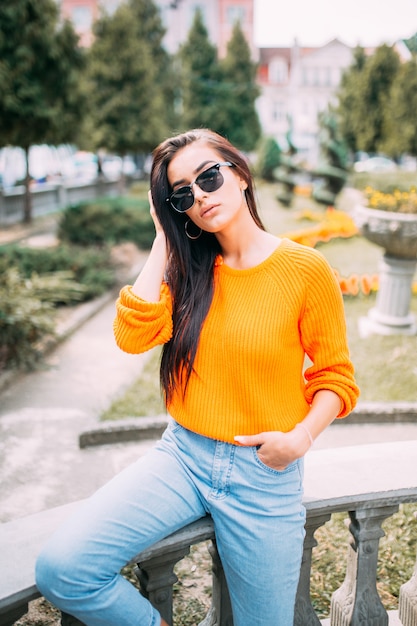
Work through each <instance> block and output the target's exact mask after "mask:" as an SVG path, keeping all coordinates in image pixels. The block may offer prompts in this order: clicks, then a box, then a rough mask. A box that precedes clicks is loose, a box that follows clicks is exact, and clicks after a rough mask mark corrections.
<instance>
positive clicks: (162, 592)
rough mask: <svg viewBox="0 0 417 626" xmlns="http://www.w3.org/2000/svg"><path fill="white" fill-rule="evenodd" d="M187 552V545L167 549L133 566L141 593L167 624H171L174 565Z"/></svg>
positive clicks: (175, 580) (174, 580)
mask: <svg viewBox="0 0 417 626" xmlns="http://www.w3.org/2000/svg"><path fill="white" fill-rule="evenodd" d="M189 553H190V547H189V545H188V546H185V547H184V546H181V547H180V548H178V549H175V548H171V549H169V550H168V549H167V551H166V552H165V553H161V554H158V555H155V556H151V557H150V558H149V559H147V560H143V561H140V563H138V564H137V566H136V567H135V568H134V572H135V575H136V576H137V578H138V579H139V582H140V587H141V590H142V593H143V595H144V596H145V597H146V598H148V599H149V601H150V602H151V603H152V605H153V606H154V607H155V608H156V609H157V610H158V611H159V613H160V614H161V616H162V617H163V618H164V620H165V621H166V622H167V623H168V624H172V600H173V589H172V588H173V585H174V584H175V583H176V582H177V580H178V577H177V575H176V574H175V572H174V567H175V566H176V564H177V563H178V561H181V559H183V558H184V557H185V556H187V555H188V554H189Z"/></svg>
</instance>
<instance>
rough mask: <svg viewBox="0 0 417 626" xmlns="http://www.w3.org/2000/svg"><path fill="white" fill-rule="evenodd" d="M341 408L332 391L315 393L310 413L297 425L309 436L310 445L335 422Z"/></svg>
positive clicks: (337, 398) (337, 397)
mask: <svg viewBox="0 0 417 626" xmlns="http://www.w3.org/2000/svg"><path fill="white" fill-rule="evenodd" d="M341 406H342V402H341V400H340V398H339V396H338V395H337V394H336V393H334V391H330V390H328V389H322V390H320V391H317V393H316V394H315V396H314V398H313V402H312V403H311V407H310V411H309V412H308V413H307V415H306V417H305V418H304V420H303V421H302V422H301V423H300V424H299V425H298V426H301V427H302V428H304V429H305V431H306V435H307V436H309V435H310V436H311V439H310V443H312V441H311V440H313V441H314V439H316V438H317V437H318V436H319V435H320V433H322V432H323V431H324V430H325V429H326V428H327V427H328V426H329V425H330V424H331V423H332V422H333V421H334V420H335V418H336V417H337V416H338V415H339V413H340V410H341ZM309 438H310V437H309Z"/></svg>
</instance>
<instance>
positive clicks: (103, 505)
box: [36, 420, 305, 626]
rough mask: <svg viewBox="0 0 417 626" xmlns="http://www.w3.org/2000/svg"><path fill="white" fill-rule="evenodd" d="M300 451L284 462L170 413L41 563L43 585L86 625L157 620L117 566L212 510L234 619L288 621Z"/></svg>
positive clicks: (130, 625)
mask: <svg viewBox="0 0 417 626" xmlns="http://www.w3.org/2000/svg"><path fill="white" fill-rule="evenodd" d="M302 472H303V462H302V459H300V460H298V461H295V462H294V463H292V464H291V465H289V466H288V467H287V468H286V469H285V470H284V471H276V470H274V469H272V468H270V467H268V466H266V465H264V464H263V463H262V461H260V459H259V457H258V455H257V449H256V448H253V447H240V446H235V445H232V444H228V443H224V442H221V441H216V440H213V439H208V438H206V437H202V436H200V435H196V434H195V433H192V432H190V431H188V430H186V429H185V428H183V427H182V426H180V425H179V424H177V423H176V422H175V421H173V420H171V421H170V423H169V426H168V428H167V430H166V431H165V433H164V435H163V437H162V439H161V441H159V442H158V443H157V444H156V446H155V447H154V448H153V449H152V450H151V451H150V452H149V453H148V454H147V455H145V456H144V457H142V458H141V459H139V460H138V461H137V462H136V463H134V464H133V465H131V466H129V467H128V468H126V469H125V470H124V471H122V472H121V473H120V474H118V475H117V476H116V477H115V478H114V479H113V480H111V481H110V482H109V483H108V484H107V485H105V486H104V487H102V488H101V489H100V490H99V491H98V492H97V493H96V494H95V495H94V496H92V497H91V498H90V499H89V500H87V501H86V502H85V503H83V505H81V507H80V509H79V510H78V511H77V513H76V514H75V516H73V517H72V518H71V519H69V520H68V522H66V523H65V525H64V526H63V527H61V528H60V529H59V530H58V532H56V533H55V534H54V536H53V537H52V538H51V539H50V540H49V542H48V544H47V545H46V547H45V548H44V550H43V552H42V553H41V555H40V557H39V559H38V562H37V568H36V573H37V585H38V588H39V590H40V592H41V593H42V594H43V595H44V596H45V597H46V598H48V599H49V600H50V601H51V602H52V603H53V604H55V605H56V606H57V607H58V608H60V609H61V610H63V611H65V612H66V613H69V614H71V615H74V616H76V617H77V618H78V619H80V620H81V621H83V622H85V624H88V626H90V625H91V626H135V625H137V626H159V624H160V615H159V613H158V612H157V611H156V610H155V609H154V608H153V607H152V606H151V604H150V603H149V601H148V600H146V599H145V598H144V597H142V595H141V594H139V593H138V592H137V590H136V589H135V588H134V587H133V586H132V585H131V584H130V583H129V582H127V581H126V580H125V579H124V578H123V577H122V576H121V575H120V570H121V568H122V567H123V566H124V565H125V564H126V563H127V562H128V561H129V560H130V559H131V558H132V557H133V556H134V555H135V554H137V553H138V552H141V551H142V550H144V549H145V548H147V547H149V546H150V545H152V544H153V543H155V542H156V541H158V540H159V539H162V538H163V537H165V536H167V535H169V534H170V533H172V532H174V531H176V530H178V529H179V528H181V527H183V526H185V525H186V524H188V523H190V522H192V521H194V520H196V519H199V518H201V517H203V516H204V515H205V514H206V513H210V514H211V516H212V518H213V521H214V527H215V532H216V540H217V546H218V550H219V554H220V557H221V560H222V563H223V567H224V570H225V574H226V579H227V583H228V586H229V591H230V597H231V602H232V609H233V618H234V625H235V626H267V625H268V626H269V625H271V624H273V625H274V626H292V625H293V620H294V603H295V594H296V590H297V584H298V578H299V572H300V565H301V556H302V547H303V538H304V521H305V510H304V507H303V505H302Z"/></svg>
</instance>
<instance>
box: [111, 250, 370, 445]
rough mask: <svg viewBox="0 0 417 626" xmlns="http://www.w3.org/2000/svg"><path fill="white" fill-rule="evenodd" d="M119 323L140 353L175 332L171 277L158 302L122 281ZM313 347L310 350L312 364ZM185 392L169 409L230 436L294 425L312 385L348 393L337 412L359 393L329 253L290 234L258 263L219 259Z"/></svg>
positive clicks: (119, 334)
mask: <svg viewBox="0 0 417 626" xmlns="http://www.w3.org/2000/svg"><path fill="white" fill-rule="evenodd" d="M116 308H117V317H116V319H115V323H114V331H115V337H116V341H117V344H118V345H119V346H120V348H122V350H124V351H126V352H130V353H140V352H144V351H146V350H149V349H150V348H152V347H154V346H156V345H160V344H163V343H165V342H167V341H169V339H170V337H171V335H172V318H171V312H172V305H171V299H170V292H169V289H168V287H167V285H165V284H164V285H163V286H162V289H161V298H160V301H159V302H146V301H144V300H142V299H141V298H139V297H137V296H136V295H135V294H134V293H132V291H131V288H130V287H129V286H127V287H124V288H123V289H122V290H121V292H120V297H119V299H118V301H117V303H116ZM306 355H307V356H308V357H309V362H308V365H307V368H306V369H305V363H306V358H305V357H306ZM194 369H195V373H193V374H192V376H191V379H190V382H189V385H188V389H187V394H186V396H185V399H183V397H182V393H181V391H179V392H178V393H175V394H174V397H173V399H172V401H171V402H170V404H169V405H168V407H167V409H168V411H169V413H170V414H171V415H172V417H174V419H175V420H176V421H177V422H178V423H180V424H182V425H183V426H184V427H185V428H188V429H190V430H193V431H194V432H197V433H200V434H202V435H205V436H207V437H212V438H215V439H220V440H223V441H228V442H231V443H233V441H234V439H233V438H234V436H235V435H249V434H256V433H260V432H264V431H271V430H281V431H284V432H287V431H289V430H291V429H292V428H294V426H295V425H296V424H297V423H298V422H300V421H301V420H303V419H304V417H305V415H306V414H307V412H308V410H309V404H310V403H311V401H312V399H313V396H314V394H315V393H316V391H318V390H319V389H330V390H332V391H334V392H335V393H337V394H338V395H339V397H340V398H341V400H342V405H343V406H342V409H341V411H340V414H339V417H345V416H346V415H348V413H349V412H350V411H351V410H352V409H353V407H354V406H355V404H356V399H357V397H358V395H359V391H358V388H357V386H356V384H355V381H354V377H353V366H352V363H351V361H350V359H349V352H348V347H347V342H346V327H345V319H344V309H343V301H342V296H341V293H340V289H339V286H338V284H337V282H336V279H335V277H334V275H333V272H332V270H331V268H330V267H329V265H328V263H327V261H326V260H325V259H324V257H323V256H322V255H321V254H320V253H319V252H317V251H316V250H313V249H312V248H307V247H305V246H302V245H299V244H296V243H294V242H292V241H290V240H288V239H283V240H282V242H281V244H280V245H279V246H278V248H277V249H276V250H275V252H274V253H273V254H272V255H271V256H270V257H268V258H267V259H266V260H265V261H263V262H262V263H260V264H259V265H257V266H256V267H253V268H250V269H244V270H236V269H233V268H231V267H228V266H227V265H225V264H223V263H222V261H221V259H220V261H219V262H218V263H216V267H215V289H214V296H213V301H212V303H211V307H210V309H209V312H208V314H207V317H206V319H205V322H204V324H203V328H202V331H201V336H200V342H199V346H198V350H197V355H196V359H195V362H194Z"/></svg>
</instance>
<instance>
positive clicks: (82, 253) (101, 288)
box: [0, 245, 116, 307]
mask: <svg viewBox="0 0 417 626" xmlns="http://www.w3.org/2000/svg"><path fill="white" fill-rule="evenodd" d="M10 267H15V268H17V270H18V272H19V273H20V274H21V275H22V276H23V277H24V278H31V277H32V275H33V274H37V275H41V276H43V275H45V274H52V273H54V272H71V274H72V280H73V281H75V282H77V283H80V284H81V285H82V297H81V298H80V295H79V293H78V292H77V291H76V290H73V293H74V297H73V298H71V297H70V293H69V294H67V295H66V299H65V300H64V301H63V302H65V304H70V303H71V302H76V301H79V300H80V299H81V300H90V299H91V298H96V297H97V296H100V295H101V294H103V293H104V292H105V291H107V290H108V289H110V288H111V287H112V286H113V285H114V284H115V280H116V279H115V269H114V267H113V265H112V262H111V258H110V251H109V249H108V248H101V249H94V248H90V249H86V248H82V247H75V246H69V245H62V246H58V247H56V248H43V249H39V248H36V249H35V248H24V247H21V246H18V245H10V246H4V247H3V248H0V284H1V283H2V282H3V281H2V278H1V276H2V275H3V276H4V273H5V271H6V270H7V269H8V268H10ZM58 303H59V302H58ZM0 307H1V304H0Z"/></svg>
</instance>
